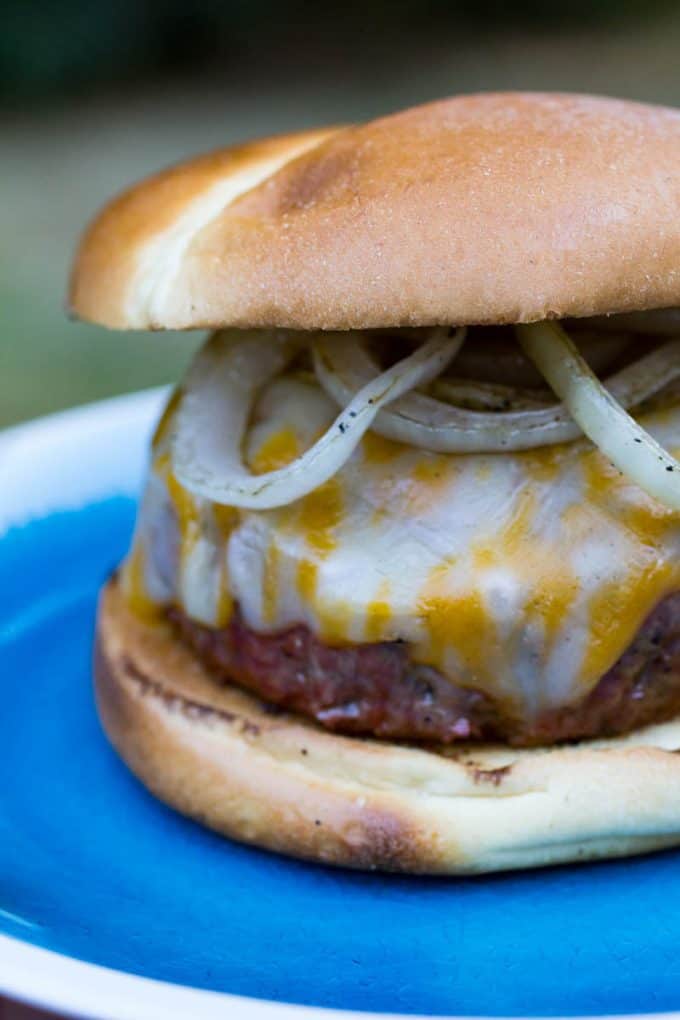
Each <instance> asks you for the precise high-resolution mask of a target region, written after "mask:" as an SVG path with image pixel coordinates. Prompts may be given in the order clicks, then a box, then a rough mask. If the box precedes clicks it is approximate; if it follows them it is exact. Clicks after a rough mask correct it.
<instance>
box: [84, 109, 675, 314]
mask: <svg viewBox="0 0 680 1020" xmlns="http://www.w3.org/2000/svg"><path fill="white" fill-rule="evenodd" d="M70 301H71V307H72V309H73V311H74V313H75V314H76V315H78V316H80V317H82V318H84V319H89V320H91V321H94V322H99V323H102V324H104V325H107V326H111V327H115V328H119V329H128V328H134V329H140V328H141V329H144V328H154V329H164V328H168V329H192V328H204V327H210V328H217V327H220V326H229V325H231V326H243V327H255V326H285V327H291V328H298V329H314V328H323V329H346V328H368V327H387V326H401V325H431V324H437V323H451V324H463V323H506V322H526V321H532V320H537V319H542V318H546V317H569V316H587V315H596V314H607V313H610V312H623V311H632V310H642V309H648V308H661V307H669V306H674V305H678V304H680V112H678V111H675V110H670V109H667V108H662V107H656V106H647V105H643V104H639V103H631V102H625V101H619V100H613V99H605V98H595V97H590V96H580V95H563V94H540V93H499V94H492V93H488V94H480V95H472V96H459V97H454V98H452V99H445V100H442V101H440V102H436V103H430V104H428V105H425V106H419V107H415V108H413V109H410V110H406V111H404V112H403V113H398V114H395V115H393V116H390V117H384V118H381V119H379V120H374V121H371V122H370V123H368V124H364V125H361V126H355V127H346V128H330V129H327V130H319V131H312V132H306V133H302V134H296V135H287V136H281V137H278V138H270V139H265V140H263V141H258V142H252V143H248V144H246V145H242V146H237V147H234V148H228V149H224V150H222V151H220V152H217V153H214V154H212V155H208V156H204V157H201V158H199V159H196V160H192V161H190V162H188V163H184V164H182V165H180V166H178V167H175V168H173V169H171V170H167V171H165V172H164V173H161V174H159V175H157V176H156V177H152V178H150V179H149V180H147V181H144V182H143V183H141V184H139V185H137V186H136V187H134V188H132V189H131V190H130V191H128V192H126V193H125V194H123V195H122V196H121V197H120V198H118V199H116V200H115V201H114V202H112V203H111V204H110V205H109V206H107V207H106V208H105V209H104V211H103V212H102V213H101V214H100V215H99V217H98V218H97V219H95V221H94V222H93V223H92V225H91V226H90V227H89V229H88V230H87V232H86V234H85V236H84V238H83V241H82V243H81V246H80V250H79V252H78V255H77V258H76V262H75V266H74V270H73V275H72V280H71V294H70Z"/></svg>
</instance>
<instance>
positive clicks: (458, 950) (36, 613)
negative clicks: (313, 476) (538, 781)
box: [0, 398, 680, 1017]
mask: <svg viewBox="0 0 680 1020" xmlns="http://www.w3.org/2000/svg"><path fill="white" fill-rule="evenodd" d="M120 406H123V405H113V410H112V406H111V405H106V407H104V408H103V409H101V410H99V411H97V409H95V410H92V409H90V410H89V411H88V412H85V413H87V414H90V415H92V414H96V415H98V417H96V421H99V422H100V424H102V428H101V430H100V431H99V432H97V430H96V429H94V430H93V429H90V430H88V435H87V438H83V436H82V432H83V425H82V421H83V417H82V414H81V415H80V417H79V416H78V415H71V416H67V419H66V425H67V426H68V428H71V426H72V425H74V423H75V426H74V427H73V428H72V430H71V432H69V433H68V436H66V439H64V442H63V444H62V446H61V451H62V452H61V465H60V470H59V471H57V472H56V474H57V475H58V476H63V475H64V474H66V475H69V471H70V470H71V468H73V470H72V473H71V479H72V480H73V478H74V477H75V476H76V475H78V476H79V481H78V485H77V487H78V489H79V492H81V495H80V504H81V505H80V506H79V507H78V508H71V509H61V510H58V509H55V510H53V511H51V512H48V511H46V510H45V506H47V505H49V504H50V503H53V504H54V505H55V506H60V505H63V504H64V502H66V503H68V499H67V500H64V499H63V498H62V499H60V498H59V496H58V492H57V490H58V487H59V484H60V483H59V481H58V479H57V481H54V480H53V481H49V479H48V482H46V483H45V484H46V485H48V487H49V486H52V489H51V490H50V492H47V494H46V493H45V492H44V491H43V492H42V493H40V494H36V491H35V477H34V476H35V470H34V471H33V472H30V471H28V468H24V467H19V466H18V465H19V463H20V462H21V463H22V464H28V463H29V461H27V460H26V459H25V458H24V457H23V456H22V457H18V456H17V455H16V449H17V446H16V443H14V447H13V448H14V455H13V457H10V458H9V461H8V460H7V459H5V462H4V463H5V467H7V466H8V464H9V468H11V471H10V472H9V473H10V474H12V472H14V474H12V478H13V479H14V482H15V486H17V487H18V489H19V490H22V486H23V482H22V481H21V477H23V476H21V471H23V470H26V479H27V481H26V485H25V486H24V488H25V489H26V492H27V493H28V495H27V496H26V499H25V504H26V505H25V506H24V510H25V514H24V516H28V517H30V518H31V519H30V520H29V521H28V522H26V521H24V523H22V524H20V525H19V526H13V527H10V528H9V530H7V531H6V532H5V534H4V537H2V538H1V539H0V679H1V682H2V709H1V711H0V776H1V778H2V796H1V797H0V932H2V933H4V934H6V935H10V936H14V937H15V938H16V939H19V940H21V941H22V942H24V943H30V944H32V945H34V946H40V947H44V948H47V949H51V950H55V951H57V952H58V953H60V954H64V955H65V956H68V957H75V958H77V959H80V960H84V961H88V962H90V963H95V964H102V965H105V966H107V967H110V968H115V969H117V970H121V971H126V972H129V973H131V974H134V975H142V976H144V977H149V978H155V979H160V980H162V981H170V982H176V983H179V984H183V985H190V986H192V987H195V988H203V989H211V990H213V991H218V992H229V993H236V994H239V995H243V996H250V997H256V998H258V999H268V1000H275V1001H277V1002H293V1003H304V1004H308V1005H312V1006H317V1007H336V1008H342V1009H359V1010H368V1011H375V1012H384V1011H389V1012H397V1013H420V1014H459V1015H468V1016H471V1015H486V1016H497V1015H504V1016H525V1017H526V1016H538V1015H557V1014H561V1015H566V1014H581V1015H582V1014H593V1015H601V1014H611V1013H641V1012H654V1011H662V1010H675V1009H678V1007H680V949H679V948H678V947H679V946H680V907H679V906H678V904H679V903H680V854H678V853H677V852H667V853H663V854H657V855H655V856H652V857H648V858H639V859H634V860H628V861H623V862H613V863H605V864H598V865H589V866H579V867H574V868H559V869H553V870H549V871H537V872H528V873H524V874H522V873H519V874H518V873H514V874H508V875H502V876H494V877H489V878H477V879H464V880H460V879H458V880H454V879H446V880H444V879H432V878H429V879H417V878H404V877H385V876H379V875H371V874H355V873H349V872H342V871H336V870H331V869H328V868H324V867H320V866H316V865H309V864H302V863H298V862H295V861H291V860H286V859H284V858H280V857H276V856H273V855H270V854H267V853H264V852H260V851H258V850H255V849H251V848H247V847H242V846H237V845H235V844H232V843H229V842H227V841H224V840H222V839H220V838H218V837H217V836H214V835H212V834H211V833H209V832H207V831H205V830H203V829H201V828H200V827H198V826H197V825H194V824H193V823H192V822H189V821H187V820H185V819H183V818H181V817H179V816H178V815H176V814H174V813H173V812H171V811H170V810H168V809H166V808H165V807H163V806H162V805H161V804H160V803H158V802H157V801H155V800H154V799H153V798H152V797H151V796H150V795H149V794H147V793H146V791H145V790H144V789H143V788H142V787H141V786H140V785H139V783H137V781H136V780H135V779H133V777H132V776H131V775H130V774H129V773H128V772H127V770H126V769H125V767H124V766H123V765H122V764H121V762H120V761H119V760H118V758H117V757H116V756H115V754H114V753H113V752H112V750H111V749H110V748H109V746H108V744H107V743H106V741H105V739H104V737H103V734H102V732H101V729H100V727H99V724H98V720H97V717H96V714H95V710H94V706H93V702H92V692H91V681H90V658H91V651H92V632H93V626H94V615H95V601H96V595H97V590H98V588H99V586H100V584H101V583H102V581H103V580H104V578H105V577H106V576H107V574H108V573H109V571H110V570H111V568H112V567H113V566H114V564H115V563H116V562H117V561H118V559H119V558H120V557H121V555H122V554H123V552H124V550H125V548H126V545H127V543H128V540H129V537H130V531H131V528H132V524H133V518H134V502H133V500H132V498H130V496H129V495H127V496H126V495H113V493H115V492H116V490H120V491H121V492H125V491H126V490H134V488H135V486H136V484H137V482H138V474H139V470H140V464H141V461H142V458H143V451H142V440H143V438H144V437H145V435H146V432H147V430H148V429H147V426H148V422H149V421H150V420H151V417H152V416H153V413H154V412H155V408H156V399H155V398H154V399H152V398H146V399H145V400H143V401H141V402H140V403H139V405H138V406H136V410H135V415H136V417H135V415H133V416H132V419H133V421H132V425H131V426H130V429H129V430H128V432H123V433H121V431H120V425H121V421H122V420H123V419H121V417H120V414H119V415H118V418H116V414H118V411H116V408H117V407H118V409H119V408H120ZM126 406H128V407H129V405H126ZM114 412H115V413H114ZM114 419H115V420H114ZM92 420H95V419H92ZM125 420H126V422H127V419H125ZM140 421H143V422H145V423H146V424H145V427H144V428H143V429H142V428H141V426H140V424H139V423H140ZM116 423H117V424H116ZM57 425H58V423H57ZM57 425H55V424H54V423H52V424H50V425H49V430H48V431H45V430H46V429H47V426H43V427H42V429H43V431H42V432H41V430H40V427H38V426H33V427H32V431H31V430H29V432H28V433H26V432H22V433H21V435H19V434H17V435H18V439H19V441H20V443H23V444H24V447H25V449H24V453H25V452H26V449H32V450H34V451H37V453H36V457H35V459H34V460H33V464H34V465H36V464H37V465H38V468H37V469H39V465H40V464H41V463H43V461H42V460H41V458H44V463H45V471H44V473H45V474H46V475H49V470H50V468H49V463H48V462H49V459H50V458H49V449H47V448H46V447H45V444H47V445H48V446H49V444H50V443H52V442H53V441H54V435H55V429H56V431H57V433H58V434H63V433H64V430H63V429H61V432H60V428H61V426H59V427H57ZM133 426H134V427H133ZM126 427H127V425H126ZM67 431H68V429H67ZM112 431H113V432H114V433H115V436H114V438H115V442H114V441H113V440H112V442H111V446H110V448H109V449H110V453H111V456H110V457H109V460H108V462H107V464H106V465H104V466H102V465H101V463H99V461H101V450H102V445H101V444H102V442H104V439H105V438H106V437H107V436H108V437H109V438H111V432H112ZM48 432H49V435H48ZM95 433H96V436H95V438H93V435H95ZM69 436H70V438H69ZM97 436H98V437H100V439H101V437H102V436H104V439H101V442H100V441H99V440H97V438H96V437H97ZM15 438H16V437H15ZM10 445H12V444H6V445H5V447H3V446H2V445H0V471H1V470H2V465H3V459H2V453H3V450H5V452H6V451H7V449H9V446H10ZM133 445H134V450H133V449H132V446H133ZM126 448H127V449H128V451H129V456H128V457H125V456H124V450H125V449H126ZM46 449H47V452H45V451H46ZM114 449H115V456H114V453H113V452H112V451H114ZM73 458H75V461H73V463H72V460H73ZM95 462H96V463H95ZM88 464H91V470H90V469H88V467H87V465H88ZM130 464H133V465H134V467H133V468H131V467H130ZM69 465H71V468H70V467H69ZM76 466H77V467H79V468H80V470H79V471H76ZM17 472H18V473H17ZM107 472H109V474H108V475H107ZM123 475H125V476H126V477H125V478H122V476H123ZM133 476H134V477H133ZM121 478H122V480H121ZM107 479H108V480H107ZM73 484H75V483H73V481H72V482H71V485H73ZM31 486H33V489H31ZM55 486H56V488H55ZM107 487H108V489H109V495H108V496H106V495H105V490H106V489H107ZM29 489H30V490H31V491H30V493H29ZM81 490H82V491H81ZM88 494H89V498H86V497H88ZM62 495H63V494H62ZM0 498H2V497H0ZM12 500H13V506H12V509H11V514H10V516H11V517H12V519H15V520H16V519H20V517H21V514H20V508H21V505H22V504H21V499H20V498H19V497H18V496H17V493H16V488H15V489H14V490H13V496H12ZM36 506H37V507H38V510H37V511H36ZM41 508H42V509H41ZM6 516H7V514H6ZM5 523H7V521H6V522H5ZM0 529H1V524H0ZM676 894H677V900H676ZM2 974H3V955H2V947H1V946H0V987H3V980H2ZM4 987H7V985H5V986H4ZM27 994H28V993H27ZM106 1015H109V1014H106ZM111 1015H114V1014H111ZM195 1015H196V1016H198V1015H200V1011H199V1010H198V1009H197V1010H196V1012H195Z"/></svg>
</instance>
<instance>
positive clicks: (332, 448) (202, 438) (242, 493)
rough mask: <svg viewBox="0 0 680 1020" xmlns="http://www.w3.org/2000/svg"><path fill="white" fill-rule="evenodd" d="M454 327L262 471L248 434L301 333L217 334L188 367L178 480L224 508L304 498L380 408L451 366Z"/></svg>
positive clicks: (460, 335)
mask: <svg viewBox="0 0 680 1020" xmlns="http://www.w3.org/2000/svg"><path fill="white" fill-rule="evenodd" d="M450 332H451V331H450V330H449V329H448V328H446V329H440V330H436V331H434V333H433V335H432V336H431V338H430V339H429V340H427V341H426V342H425V343H424V344H423V345H422V346H421V347H419V348H417V349H416V350H415V352H414V353H413V354H411V355H410V356H409V357H407V358H404V359H403V360H402V361H399V362H397V363H396V364H395V365H393V366H392V367H391V368H389V369H388V370H387V371H386V372H382V373H381V372H380V370H379V369H377V370H376V371H375V372H373V374H372V376H371V378H370V379H368V380H367V381H366V383H365V385H363V386H362V387H359V392H357V393H356V395H351V396H350V399H348V401H347V406H346V407H345V408H344V410H343V411H342V412H341V413H340V415H339V416H338V417H337V418H336V419H335V421H334V422H333V424H332V425H331V426H330V428H329V429H328V430H327V432H325V433H324V435H323V436H322V437H321V438H320V439H319V440H318V442H316V443H315V444H314V446H312V447H311V448H310V449H309V450H307V452H306V453H305V454H303V455H302V456H301V457H298V458H297V459H296V460H295V461H293V462H292V463H291V464H289V465H288V466H286V467H283V468H280V469H279V470H276V471H270V472H267V473H266V474H261V475H254V474H252V473H251V472H250V471H249V470H248V469H247V467H246V466H245V465H244V464H243V462H242V459H241V443H242V439H243V434H244V432H245V429H246V427H247V425H248V420H249V417H250V413H251V408H252V405H253V402H254V399H255V397H256V395H257V393H258V391H259V390H260V389H261V387H262V386H263V385H264V384H265V383H266V382H268V381H269V380H270V379H271V378H273V377H274V376H275V375H277V374H278V373H279V372H280V371H281V370H282V369H283V368H284V367H285V365H286V363H287V362H289V361H290V360H291V358H292V357H293V356H294V355H295V353H296V352H297V351H298V350H299V349H300V346H301V343H302V340H301V334H299V333H298V334H293V333H291V334H286V333H281V332H276V331H262V332H247V333H244V332H241V331H239V330H230V331H225V332H221V333H217V334H215V336H214V337H213V338H212V339H211V340H210V341H209V342H208V343H207V344H206V346H205V347H203V349H202V350H201V351H200V352H199V354H198V355H197V357H196V359H195V361H194V363H193V365H192V366H191V368H190V370H189V374H188V376H187V379H186V382H185V386H184V391H183V394H182V397H181V400H180V405H179V408H178V412H177V426H176V432H175V435H174V436H173V438H172V443H171V449H172V461H173V470H174V473H175V475H176V477H177V479H178V480H179V481H180V483H181V484H182V485H184V486H185V488H187V489H189V490H190V491H191V492H193V493H195V494H196V495H198V496H201V497H203V498H205V499H208V500H211V501H212V502H213V503H218V504H224V505H227V506H237V507H244V508H248V509H258V510H267V509H271V508H273V507H277V506H284V505H286V504H288V503H292V502H293V501H294V500H296V499H300V498H301V497H302V496H305V495H306V494H307V493H309V492H312V491H313V490H314V489H316V488H318V486H320V485H322V484H323V483H324V482H325V481H327V480H328V479H329V478H331V477H332V476H333V475H334V474H335V473H336V472H337V471H339V470H340V468H341V467H342V465H343V464H344V463H345V461H346V460H347V459H348V458H349V457H350V456H351V454H352V452H353V451H354V449H355V447H356V446H357V444H358V443H359V441H360V439H361V437H362V436H363V435H364V433H365V432H366V430H367V429H368V428H369V427H370V426H371V424H372V423H373V420H374V418H375V416H376V414H377V413H378V411H379V410H380V408H381V407H383V406H384V405H385V404H387V403H389V402H390V401H393V400H396V399H398V398H399V397H401V396H402V395H403V394H404V393H406V392H407V391H408V390H410V389H413V388H414V387H415V386H420V385H422V384H424V383H426V382H429V381H430V380H431V379H433V378H434V377H435V376H436V375H438V374H439V373H440V372H441V371H442V370H443V369H444V368H445V367H446V365H447V364H448V363H449V362H450V361H451V359H452V358H453V357H454V356H455V354H456V353H457V352H458V350H459V348H460V346H461V344H462V342H463V339H464V337H465V330H464V329H461V330H458V331H457V332H456V333H455V334H454V335H453V336H451V335H450ZM329 342H330V340H329ZM343 342H346V338H345V337H344V336H343Z"/></svg>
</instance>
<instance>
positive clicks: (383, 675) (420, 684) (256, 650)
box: [168, 592, 680, 746]
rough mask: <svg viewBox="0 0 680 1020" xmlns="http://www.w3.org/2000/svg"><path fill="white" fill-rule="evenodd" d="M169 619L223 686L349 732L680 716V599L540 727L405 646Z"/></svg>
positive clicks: (235, 622)
mask: <svg viewBox="0 0 680 1020" xmlns="http://www.w3.org/2000/svg"><path fill="white" fill-rule="evenodd" d="M168 615H169V618H170V620H171V621H172V623H173V624H174V626H175V627H176V629H177V632H178V634H179V635H180V636H181V638H182V639H183V640H184V641H185V642H186V643H188V644H189V645H190V646H191V647H192V648H193V649H194V651H195V652H196V654H197V655H198V656H199V658H200V659H201V661H202V662H203V663H204V664H205V665H206V666H207V667H208V668H209V669H210V670H211V671H213V673H214V674H215V676H216V677H217V678H218V679H219V680H221V681H224V682H230V683H232V682H233V683H236V684H238V685H239V686H241V687H244V688H246V689H247V690H249V691H252V692H253V693H255V694H257V695H258V696H259V697H261V698H262V699H264V701H266V702H269V703H270V704H272V705H277V706H281V707H282V708H286V709H291V710H293V711H296V712H299V713H301V714H302V715H305V716H308V717H311V718H313V719H316V720H317V722H319V723H320V724H321V725H322V726H324V727H326V729H329V730H333V731H335V732H340V733H353V734H365V735H373V736H376V737H385V738H390V739H393V740H394V739H398V740H426V741H437V742H441V743H447V744H448V743H453V742H454V741H456V740H468V739H470V740H503V741H506V742H508V743H510V744H514V745H525V746H528V745H532V744H553V743H556V742H558V741H564V740H577V739H583V738H588V737H599V736H606V735H615V734H620V733H626V732H628V731H629V730H632V729H635V728H637V727H640V726H644V725H647V724H649V723H653V722H661V721H663V720H665V719H668V718H671V717H672V716H673V715H675V714H677V713H679V712H680V592H679V593H676V594H674V595H670V596H669V597H667V598H666V599H664V600H663V601H662V602H660V603H659V605H658V606H657V607H656V609H654V611H653V612H652V613H651V614H650V615H649V616H648V617H647V619H646V620H645V622H644V623H643V625H642V627H641V628H640V630H639V631H638V633H637V635H636V637H635V639H634V640H633V642H632V644H631V645H630V647H629V648H628V650H627V651H626V652H625V653H624V654H623V655H622V656H621V658H620V659H619V660H618V662H616V663H615V665H614V666H612V668H611V669H610V670H609V671H608V672H607V673H605V675H604V676H603V677H602V679H601V680H600V681H599V682H598V684H597V685H596V686H595V688H594V689H593V690H592V691H591V692H590V694H588V696H587V697H585V698H583V699H582V700H580V701H578V702H576V703H575V704H573V705H570V706H567V707H562V708H559V709H556V710H554V711H550V712H546V713H544V714H543V715H541V716H539V717H538V718H537V719H534V720H525V719H521V718H517V717H514V716H512V715H509V714H508V712H507V710H505V709H503V708H502V706H500V705H499V704H498V703H496V702H495V701H494V700H493V699H492V698H490V697H489V696H488V695H487V694H484V693H482V692H480V691H475V690H474V689H470V688H467V687H461V686H457V685H456V684H455V683H452V682H451V681H450V680H448V679H447V678H446V677H444V676H443V675H442V674H441V673H439V672H438V671H437V670H435V669H432V668H431V667H429V666H424V665H421V664H418V663H416V662H414V661H413V660H412V659H411V656H410V652H409V646H408V645H407V644H405V643H404V642H399V641H389V642H388V641H384V642H375V643H371V644H360V645H350V646H342V647H333V646H330V645H326V644H324V643H323V642H322V641H320V640H319V639H318V638H317V637H315V636H314V635H313V634H312V632H311V631H310V630H309V628H308V627H306V626H296V627H291V628H289V629H288V630H285V631H283V632H282V633H279V634H258V633H257V632H255V631H253V630H251V629H250V628H248V627H247V626H246V625H245V623H244V621H243V618H242V617H241V616H240V614H239V613H238V611H237V612H236V613H235V614H234V616H233V618H232V620H231V622H230V623H229V625H228V626H226V627H224V628H221V629H212V628H209V627H205V626H202V625H200V624H197V623H195V622H193V621H192V620H190V619H189V618H188V617H187V616H186V615H185V614H184V613H183V612H182V611H181V610H180V609H175V608H173V609H170V610H169V611H168Z"/></svg>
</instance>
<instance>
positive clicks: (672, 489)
mask: <svg viewBox="0 0 680 1020" xmlns="http://www.w3.org/2000/svg"><path fill="white" fill-rule="evenodd" d="M515 330H516V333H517V337H518V339H519V342H520V344H521V345H522V348H523V350H524V351H525V352H526V354H527V355H528V357H530V358H531V360H532V361H533V362H534V364H535V365H536V367H537V368H538V369H539V371H540V372H541V373H542V374H543V375H544V376H545V378H546V380H547V381H548V383H549V384H550V385H551V387H552V388H553V390H554V391H555V393H556V394H557V395H558V397H560V399H561V400H563V401H564V404H565V405H566V407H567V408H568V409H569V412H570V413H571V414H572V416H573V417H574V420H575V421H577V422H578V423H579V425H580V426H581V428H582V429H583V431H584V432H585V434H586V435H587V436H588V438H589V439H591V440H592V441H593V443H595V445H596V446H597V447H599V449H600V450H601V451H602V453H603V454H604V455H605V457H607V458H608V460H610V461H611V463H612V464H613V465H614V466H615V467H617V468H618V469H619V471H621V472H623V474H625V475H627V477H628V478H631V479H632V480H633V481H634V482H637V484H638V485H639V486H640V488H642V489H644V491H645V492H646V493H647V494H648V495H650V496H653V497H654V498H655V499H658V500H659V502H661V503H663V504H664V505H665V506H667V507H670V508H671V509H672V510H680V461H677V460H676V459H675V457H673V456H671V454H670V453H668V451H667V450H664V448H663V447H662V446H661V445H660V444H659V443H657V441H656V439H654V437H653V436H650V434H649V433H648V432H646V431H645V429H643V428H642V427H641V426H640V425H638V423H637V422H636V421H635V419H634V418H631V416H630V415H629V414H628V413H627V412H626V411H625V410H624V409H623V407H621V405H620V404H619V403H617V401H616V399H615V398H614V397H613V396H612V394H611V393H610V392H609V391H608V390H607V389H605V387H604V386H603V385H602V383H601V382H600V380H599V379H598V378H597V376H596V375H595V374H594V373H593V372H592V371H591V369H590V368H589V366H588V365H587V363H586V362H585V361H584V360H583V358H582V357H581V355H580V354H579V352H578V349H577V348H576V345H575V344H574V343H573V342H572V340H571V339H570V337H569V335H568V334H567V333H566V332H565V330H564V329H563V328H562V327H561V326H560V325H558V323H556V322H535V323H532V324H530V325H521V326H516V327H515ZM655 353H656V352H655ZM679 353H680V352H679ZM676 358H677V354H676Z"/></svg>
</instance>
